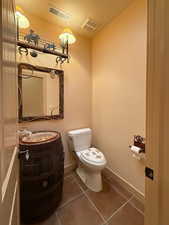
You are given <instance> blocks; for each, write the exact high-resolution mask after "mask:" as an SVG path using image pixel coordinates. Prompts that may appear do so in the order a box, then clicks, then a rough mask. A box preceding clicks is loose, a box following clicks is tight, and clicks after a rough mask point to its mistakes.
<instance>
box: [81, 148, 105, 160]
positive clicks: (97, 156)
mask: <svg viewBox="0 0 169 225" xmlns="http://www.w3.org/2000/svg"><path fill="white" fill-rule="evenodd" d="M81 158H82V159H83V160H85V161H88V162H93V163H104V162H105V157H104V155H103V153H102V152H100V151H99V150H98V149H97V148H89V149H86V150H84V151H82V152H81Z"/></svg>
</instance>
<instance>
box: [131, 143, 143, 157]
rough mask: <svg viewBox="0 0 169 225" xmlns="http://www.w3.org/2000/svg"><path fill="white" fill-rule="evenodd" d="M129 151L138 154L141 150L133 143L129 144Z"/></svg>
mask: <svg viewBox="0 0 169 225" xmlns="http://www.w3.org/2000/svg"><path fill="white" fill-rule="evenodd" d="M130 149H131V151H132V152H133V153H134V154H136V155H137V154H140V152H141V148H139V147H137V146H134V145H132V146H131V148H130Z"/></svg>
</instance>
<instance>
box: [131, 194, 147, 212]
mask: <svg viewBox="0 0 169 225" xmlns="http://www.w3.org/2000/svg"><path fill="white" fill-rule="evenodd" d="M133 197H135V196H134V195H133ZM131 200H132V199H131ZM131 200H130V201H131ZM129 203H130V202H129ZM130 205H131V206H132V207H133V208H135V209H136V210H137V211H138V212H139V213H141V214H142V215H143V216H144V212H142V211H141V210H140V209H139V208H137V207H136V206H135V205H134V203H130Z"/></svg>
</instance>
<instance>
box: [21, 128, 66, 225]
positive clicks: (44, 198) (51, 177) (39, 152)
mask: <svg viewBox="0 0 169 225" xmlns="http://www.w3.org/2000/svg"><path fill="white" fill-rule="evenodd" d="M63 176H64V152H63V145H62V141H61V135H60V134H59V133H58V132H54V131H49V132H48V131H47V132H46V131H45V132H44V131H40V132H34V133H33V134H32V135H31V137H25V138H22V139H21V140H20V183H21V185H20V193H21V195H20V199H21V221H22V223H24V224H30V223H37V222H39V221H42V220H44V219H46V218H48V217H49V216H50V215H51V214H52V213H53V212H54V211H55V210H56V208H57V207H58V206H59V203H60V202H61V200H62V189H63Z"/></svg>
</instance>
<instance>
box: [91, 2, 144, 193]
mask: <svg viewBox="0 0 169 225" xmlns="http://www.w3.org/2000/svg"><path fill="white" fill-rule="evenodd" d="M146 20H147V19H146V1H145V0H138V1H134V3H133V4H132V5H131V6H130V7H129V8H127V9H126V10H125V11H123V12H122V13H121V15H120V16H118V17H117V18H116V19H115V20H114V21H113V22H112V23H110V24H109V25H108V26H106V27H105V28H104V29H103V30H102V31H101V32H100V33H98V34H97V35H96V37H95V38H94V40H93V48H92V77H93V95H92V101H93V102H92V104H93V108H92V122H93V130H94V144H95V145H96V146H98V147H99V148H100V149H101V150H102V151H103V152H104V153H105V155H106V158H107V160H108V166H109V167H110V168H111V169H112V170H113V171H114V172H115V173H116V174H118V175H119V176H120V177H122V178H123V179H125V180H126V181H127V182H129V183H130V184H131V185H133V186H134V187H135V188H136V189H138V190H139V191H140V192H141V193H144V161H143V162H141V161H137V160H136V159H134V158H133V157H132V155H131V153H130V152H129V148H128V146H129V144H131V143H132V138H133V135H134V134H140V135H143V136H145V94H146V88H145V86H146V26H147V25H146V24H147V22H146Z"/></svg>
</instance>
